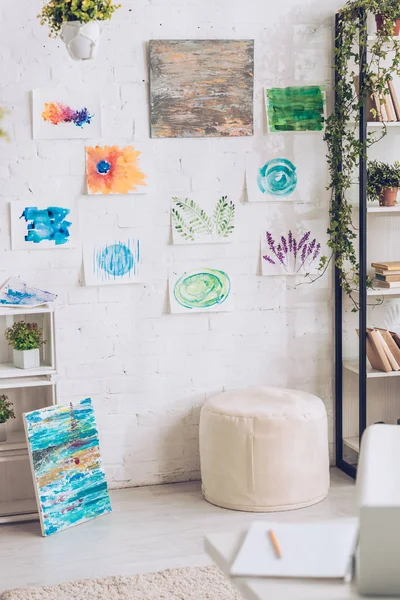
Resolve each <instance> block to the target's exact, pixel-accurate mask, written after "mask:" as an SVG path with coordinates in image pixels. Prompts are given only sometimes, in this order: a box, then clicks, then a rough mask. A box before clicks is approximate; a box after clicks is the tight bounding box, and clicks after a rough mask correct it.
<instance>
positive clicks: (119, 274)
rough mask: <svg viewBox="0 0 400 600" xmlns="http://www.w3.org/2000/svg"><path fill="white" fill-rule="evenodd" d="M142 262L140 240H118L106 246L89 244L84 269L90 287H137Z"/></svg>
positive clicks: (85, 253)
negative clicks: (134, 284) (130, 284)
mask: <svg viewBox="0 0 400 600" xmlns="http://www.w3.org/2000/svg"><path fill="white" fill-rule="evenodd" d="M140 262H141V248H140V240H138V239H135V238H133V237H127V236H121V235H119V236H116V237H115V238H114V239H110V238H109V239H108V240H107V241H102V242H93V243H90V242H85V244H84V248H83V266H84V272H85V284H86V285H118V284H121V283H135V282H137V281H138V278H139V266H140Z"/></svg>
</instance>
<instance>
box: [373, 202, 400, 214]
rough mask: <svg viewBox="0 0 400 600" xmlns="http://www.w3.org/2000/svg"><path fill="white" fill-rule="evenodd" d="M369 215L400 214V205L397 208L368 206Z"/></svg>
mask: <svg viewBox="0 0 400 600" xmlns="http://www.w3.org/2000/svg"><path fill="white" fill-rule="evenodd" d="M367 212H369V213H400V205H398V204H397V205H396V206H368V208H367Z"/></svg>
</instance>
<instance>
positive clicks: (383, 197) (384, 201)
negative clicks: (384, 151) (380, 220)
mask: <svg viewBox="0 0 400 600" xmlns="http://www.w3.org/2000/svg"><path fill="white" fill-rule="evenodd" d="M399 187H400V162H398V161H396V162H394V163H393V165H388V164H386V163H384V162H380V161H378V160H371V161H370V162H369V163H368V176H367V195H368V200H372V201H374V200H378V201H379V205H380V206H395V205H396V204H397V193H398V191H399Z"/></svg>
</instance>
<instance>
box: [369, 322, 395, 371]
mask: <svg viewBox="0 0 400 600" xmlns="http://www.w3.org/2000/svg"><path fill="white" fill-rule="evenodd" d="M375 329H376V330H377V331H379V332H380V334H381V335H382V337H383V339H384V340H385V342H386V344H387V345H388V347H389V350H390V352H391V353H392V355H393V358H394V360H395V361H396V363H397V366H398V369H395V370H396V371H399V370H400V366H399V365H400V348H399V346H398V345H397V344H396V342H395V341H394V339H393V335H392V333H391V332H390V331H388V330H387V329H382V328H381V327H375ZM395 335H397V334H395ZM399 340H400V338H399ZM388 358H389V356H388ZM389 362H390V359H389Z"/></svg>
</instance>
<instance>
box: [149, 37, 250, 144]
mask: <svg viewBox="0 0 400 600" xmlns="http://www.w3.org/2000/svg"><path fill="white" fill-rule="evenodd" d="M253 71H254V41H253V40H151V41H150V102H151V108H150V111H151V115H150V120H151V137H152V138H174V137H223V136H227V137H229V136H232V137H233V136H243V135H253V81H254V77H253Z"/></svg>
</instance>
